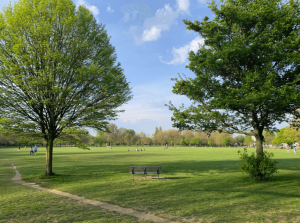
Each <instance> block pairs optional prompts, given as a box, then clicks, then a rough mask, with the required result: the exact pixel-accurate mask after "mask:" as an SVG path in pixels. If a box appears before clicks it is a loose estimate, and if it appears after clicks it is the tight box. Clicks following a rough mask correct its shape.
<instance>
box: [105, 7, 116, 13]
mask: <svg viewBox="0 0 300 223" xmlns="http://www.w3.org/2000/svg"><path fill="white" fill-rule="evenodd" d="M106 11H107V12H110V13H113V12H115V10H113V9H112V8H111V7H110V6H108V7H107V9H106Z"/></svg>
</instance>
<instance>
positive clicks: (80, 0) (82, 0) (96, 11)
mask: <svg viewBox="0 0 300 223" xmlns="http://www.w3.org/2000/svg"><path fill="white" fill-rule="evenodd" d="M79 5H83V6H85V7H86V8H87V9H89V10H90V11H91V12H92V13H93V14H94V15H95V16H96V15H98V14H99V9H98V8H97V7H96V6H94V5H90V4H89V3H87V2H86V1H84V0H78V2H77V6H79Z"/></svg>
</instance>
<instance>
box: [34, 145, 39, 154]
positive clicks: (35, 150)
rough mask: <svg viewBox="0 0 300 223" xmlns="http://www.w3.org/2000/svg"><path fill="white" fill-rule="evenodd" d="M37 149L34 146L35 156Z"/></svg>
mask: <svg viewBox="0 0 300 223" xmlns="http://www.w3.org/2000/svg"><path fill="white" fill-rule="evenodd" d="M37 149H38V147H37V146H35V147H34V153H35V155H36V152H37Z"/></svg>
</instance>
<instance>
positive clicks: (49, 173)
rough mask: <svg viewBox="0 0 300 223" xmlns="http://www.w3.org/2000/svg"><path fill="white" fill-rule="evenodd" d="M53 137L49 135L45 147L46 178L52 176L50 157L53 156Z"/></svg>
mask: <svg viewBox="0 0 300 223" xmlns="http://www.w3.org/2000/svg"><path fill="white" fill-rule="evenodd" d="M53 141H54V140H53V136H51V135H49V137H48V142H47V147H46V176H53V175H54V174H53V172H52V156H53Z"/></svg>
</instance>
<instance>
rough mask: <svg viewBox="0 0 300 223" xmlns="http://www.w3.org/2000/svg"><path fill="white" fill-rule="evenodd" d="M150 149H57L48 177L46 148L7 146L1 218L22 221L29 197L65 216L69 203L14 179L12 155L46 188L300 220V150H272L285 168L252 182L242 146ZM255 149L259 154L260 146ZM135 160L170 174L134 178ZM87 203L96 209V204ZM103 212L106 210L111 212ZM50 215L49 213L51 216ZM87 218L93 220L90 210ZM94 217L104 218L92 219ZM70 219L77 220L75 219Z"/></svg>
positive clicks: (196, 214)
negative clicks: (32, 150) (243, 166)
mask: <svg viewBox="0 0 300 223" xmlns="http://www.w3.org/2000/svg"><path fill="white" fill-rule="evenodd" d="M128 148H129V149H130V150H131V151H130V152H129V151H127V150H128ZM138 148H141V147H138ZM143 148H144V149H146V151H143V152H135V151H134V150H135V147H113V148H112V149H107V148H106V147H91V150H90V151H87V150H86V151H84V150H80V149H77V148H72V147H67V148H64V147H55V148H54V158H53V171H54V172H55V173H56V174H57V176H55V177H51V178H47V179H45V178H44V177H43V175H44V173H45V149H44V148H39V150H38V154H37V156H29V151H26V152H25V151H24V149H21V151H20V152H18V151H17V149H16V148H0V162H1V169H0V170H1V180H2V181H4V180H3V177H2V176H6V177H4V178H5V183H4V184H2V182H0V204H1V205H0V212H1V213H0V222H1V220H2V219H4V220H2V221H3V222H7V221H8V220H7V219H11V220H10V221H11V222H15V221H14V219H16V218H17V217H16V215H15V211H17V210H18V209H22V205H23V204H22V203H26V204H27V205H29V204H30V206H32V207H35V206H38V207H44V206H46V207H47V208H48V209H49V212H48V213H49V215H51V216H52V215H53V217H52V219H55V218H56V217H58V218H59V217H62V216H63V215H62V216H60V215H59V216H58V215H55V213H56V212H55V213H52V212H53V210H51V208H50V206H51V207H52V206H53V208H54V207H55V208H56V209H57V210H63V209H64V207H65V205H64V202H70V201H69V200H68V199H66V198H61V197H58V196H56V195H50V194H46V193H45V192H37V191H34V189H31V188H24V186H19V185H12V184H11V183H10V182H7V181H9V179H10V178H11V177H12V176H13V169H12V168H11V166H9V164H8V161H9V162H12V163H14V164H15V165H16V166H17V168H18V170H19V171H20V173H21V175H22V179H23V180H26V181H31V182H41V181H42V182H47V183H40V185H41V186H42V187H47V188H55V189H58V190H61V191H65V192H69V193H72V194H76V195H78V196H84V197H86V198H88V199H93V200H98V201H103V202H108V203H112V204H116V205H119V206H122V207H128V208H133V209H136V210H139V211H143V212H150V213H153V214H157V215H159V216H161V217H163V218H168V219H172V220H176V221H182V222H185V221H188V220H191V221H192V222H200V221H203V222H279V221H282V222H300V217H299V216H300V212H299V211H300V206H299V204H300V199H299V198H300V158H299V157H300V154H299V155H296V156H295V155H294V153H293V152H290V154H287V153H286V150H279V149H268V150H267V151H270V152H273V153H274V155H275V156H274V158H275V159H276V160H277V161H278V162H279V163H278V167H279V174H276V175H275V177H274V178H273V180H271V181H269V182H249V181H248V180H247V178H246V175H244V174H242V173H241V172H240V171H239V169H238V166H237V163H238V162H239V160H238V159H239V157H238V154H237V151H238V150H239V149H240V148H197V147H195V148H189V147H179V148H178V149H174V148H172V147H169V150H164V149H163V147H143ZM248 151H250V152H254V149H249V150H248ZM131 165H135V166H139V165H140V166H142V165H149V166H150V165H153V166H156V165H159V166H161V167H162V170H163V174H162V175H161V177H162V178H163V179H161V180H157V179H156V178H157V176H156V175H152V176H151V175H149V176H148V177H147V178H148V179H147V180H144V177H143V175H135V179H134V180H133V179H132V175H131V174H130V173H129V171H128V167H129V166H131ZM152 177H153V178H155V179H152ZM5 191H6V192H5ZM7 194H8V195H7ZM3 197H4V204H3V199H2V198H3ZM43 197H46V198H47V199H49V200H50V202H49V203H48V202H46V201H45V199H43ZM26 199H28V200H26ZM60 201H61V202H60ZM37 203H39V205H37ZM71 203H72V204H71V205H70V210H66V211H67V213H68V212H71V211H73V210H74V212H78V211H76V210H77V209H76V208H78V209H80V208H82V205H81V206H80V204H77V203H76V202H75V201H74V202H71ZM73 207H74V208H73ZM85 208H86V209H87V210H90V212H91V213H94V211H95V210H94V209H97V208H95V207H85ZM12 209H13V210H15V211H13V210H12ZM26 212H29V213H28V215H30V212H33V209H32V210H28V209H25V210H23V209H22V213H23V214H22V216H23V215H24V214H25V213H26ZM98 212H99V209H97V213H98ZM104 212H105V211H102V212H101V216H105V215H103V213H104ZM58 213H60V212H59V211H58ZM44 215H45V217H44V218H46V216H47V214H44ZM99 215H100V213H99ZM108 215H109V213H108ZM86 216H87V217H90V218H91V214H87V215H86ZM106 218H107V219H108V220H107V221H106V222H109V221H110V220H111V222H113V219H114V218H115V219H116V221H118V219H119V218H120V219H122V218H121V217H120V216H119V215H118V216H117V215H116V216H113V215H109V216H107V217H106ZM28 219H30V218H29V217H28ZM93 219H97V216H96V217H95V218H92V219H90V220H89V219H87V220H86V221H91V220H93ZM99 219H101V217H99ZM26 221H28V222H29V221H30V220H26ZM45 221H47V220H45ZM61 221H62V222H63V220H61ZM68 221H70V222H73V221H74V219H73V220H72V219H71V220H68ZM103 221H104V222H105V220H103ZM126 221H127V222H136V219H135V218H133V217H132V219H131V218H130V217H128V218H127V220H124V222H126ZM96 222H97V221H96Z"/></svg>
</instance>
